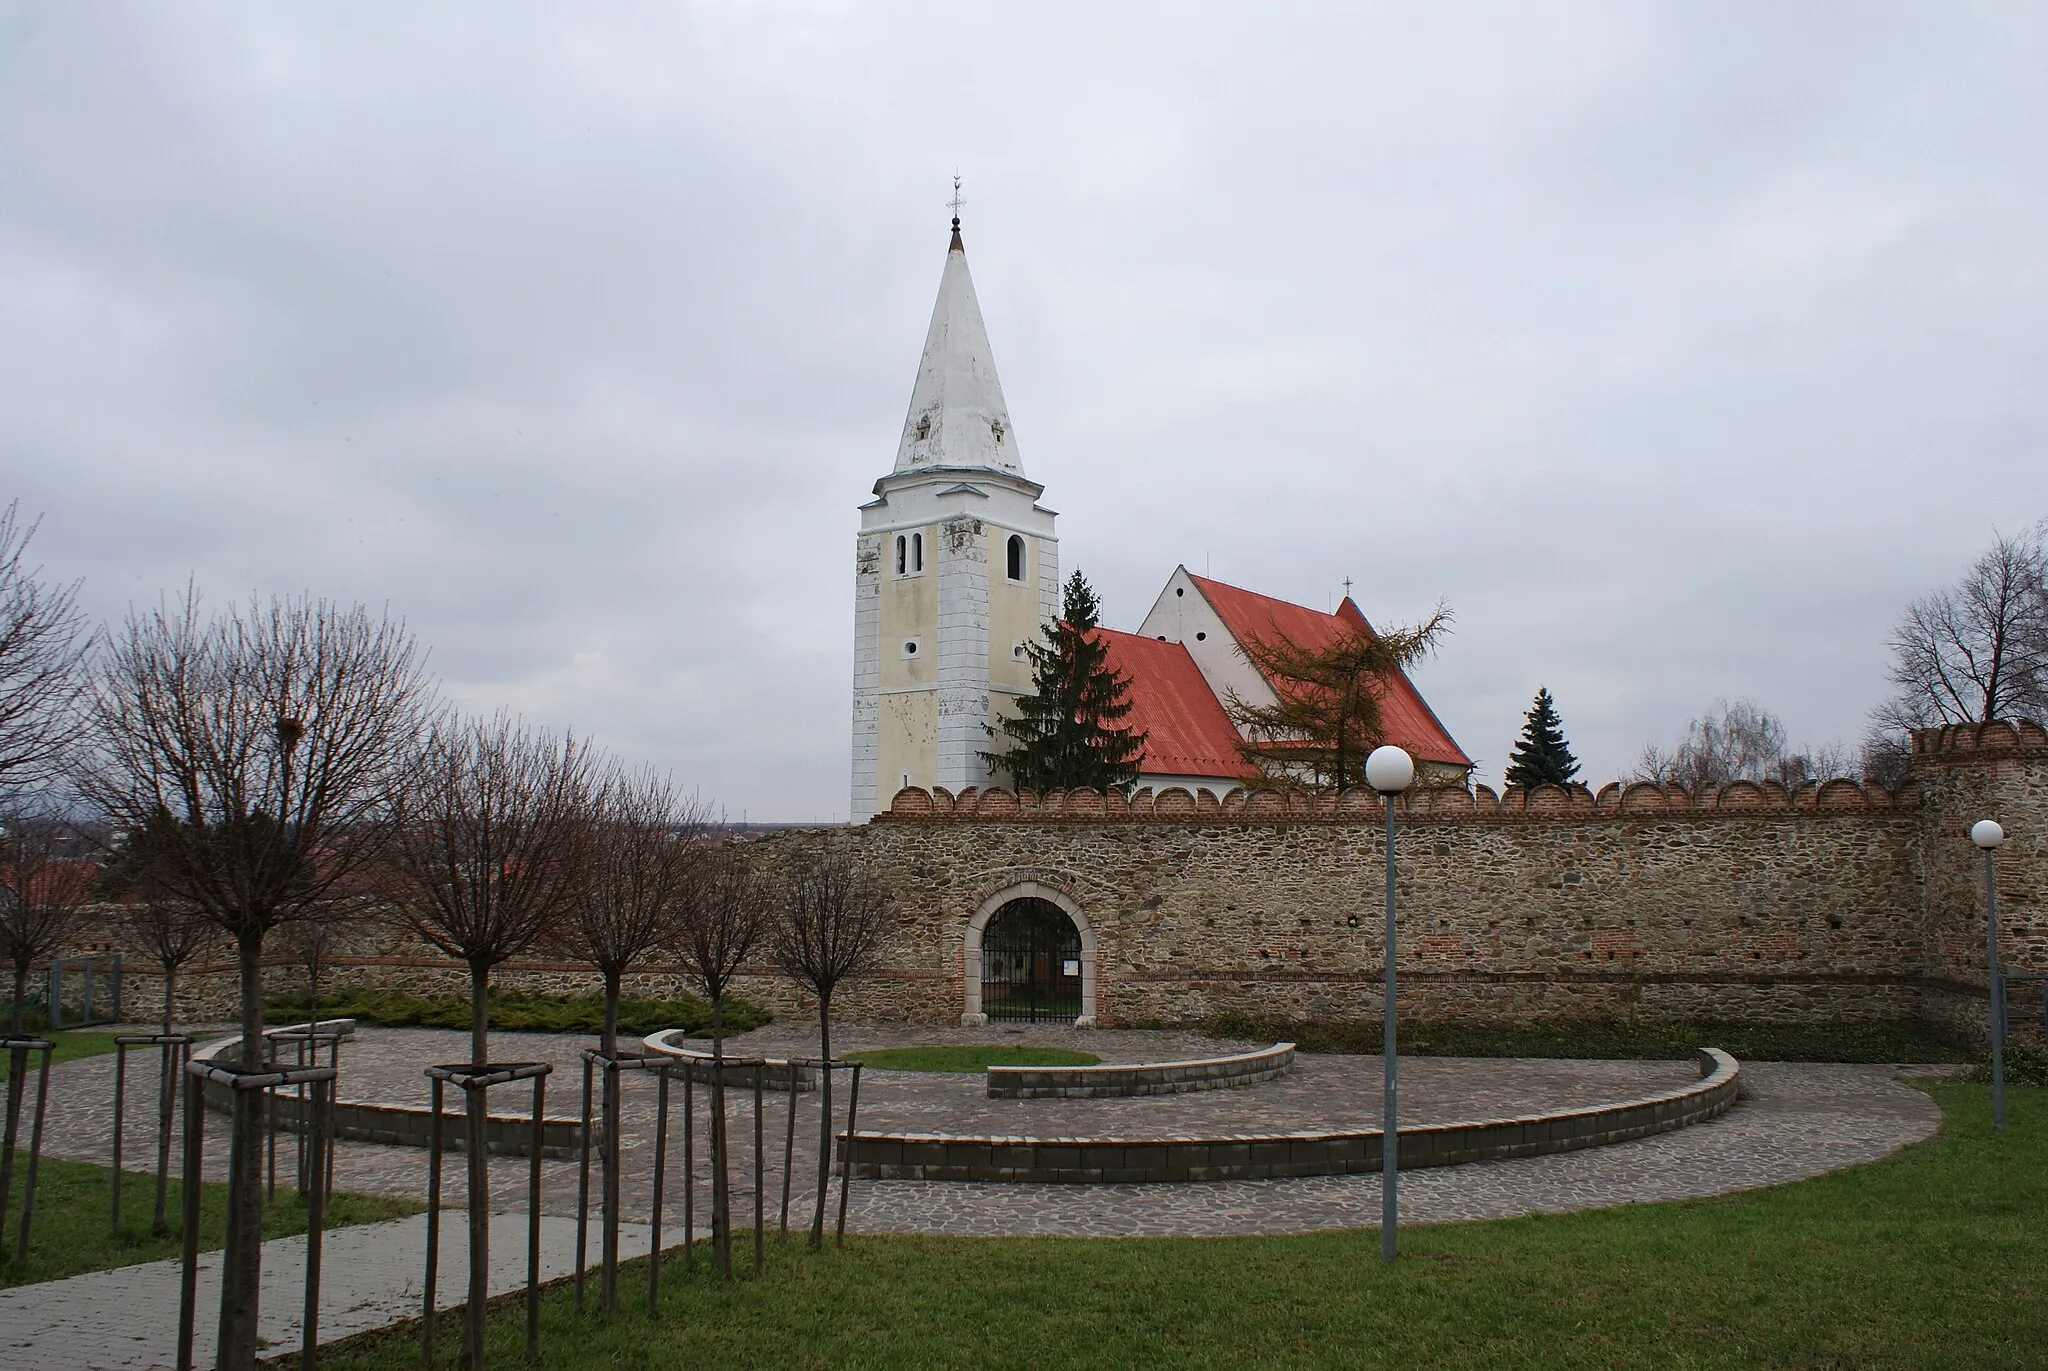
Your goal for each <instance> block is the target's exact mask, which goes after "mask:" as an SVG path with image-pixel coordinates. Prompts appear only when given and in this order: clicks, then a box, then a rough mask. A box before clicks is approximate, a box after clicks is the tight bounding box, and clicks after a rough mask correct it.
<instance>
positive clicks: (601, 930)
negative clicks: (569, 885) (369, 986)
mask: <svg viewBox="0 0 2048 1371" xmlns="http://www.w3.org/2000/svg"><path fill="white" fill-rule="evenodd" d="M704 819H705V810H704V805H703V803H702V801H700V800H698V799H697V798H696V797H694V796H692V797H689V798H687V799H686V798H684V797H682V796H679V795H677V794H676V790H675V786H674V785H673V784H672V783H671V782H670V781H669V780H668V778H667V777H665V776H659V775H656V774H655V773H654V772H652V771H641V772H625V771H622V770H620V769H619V768H617V767H616V766H611V767H607V768H606V773H605V776H604V778H603V782H602V784H601V786H600V787H599V790H598V797H597V801H596V804H595V820H594V823H593V825H592V832H591V835H590V846H589V854H588V858H587V866H586V880H585V882H584V889H583V895H582V898H581V899H578V900H576V901H575V902H573V903H572V904H570V905H569V906H568V907H567V908H566V909H565V910H564V911H563V914H562V918H561V921H560V923H559V925H558V926H557V928H556V931H555V934H554V936H553V938H552V939H551V941H552V942H553V943H554V944H555V945H556V946H557V947H558V948H559V949H560V950H562V951H563V952H566V953H568V954H569V955H570V956H572V957H575V958H577V959H578V960H580V961H585V962H588V963H590V964H591V965H592V966H594V967H596V968H597V970H598V974H599V975H601V976H602V977H603V978H604V1026H603V1029H602V1032H601V1034H600V1037H599V1046H600V1049H601V1050H602V1051H603V1053H604V1055H605V1056H607V1057H611V1058H616V1057H617V1056H618V1052H619V995H620V991H621V987H622V984H623V982H624V980H625V977H626V973H627V972H629V971H631V970H632V969H633V967H634V966H635V965H637V964H638V963H640V962H641V961H643V960H644V959H645V958H646V957H647V955H648V954H649V953H651V952H654V951H655V950H657V949H658V948H661V947H663V946H666V945H669V944H672V943H673V942H674V941H675V940H676V932H677V927H678V922H679V920H680V917H681V910H682V900H683V894H684V890H685V884H686V882H687V880H688V877H689V867H690V863H691V861H692V860H693V858H694V857H695V855H696V849H695V847H694V844H695V842H696V840H697V839H698V837H699V836H700V835H701V834H702V832H703V830H704ZM603 1080H604V1101H603V1105H602V1110H603V1113H602V1118H603V1144H602V1146H601V1148H600V1149H599V1152H598V1158H599V1164H600V1166H601V1168H602V1171H603V1176H602V1190H603V1196H604V1229H603V1237H602V1246H603V1252H604V1261H603V1278H602V1281H603V1293H602V1304H603V1308H604V1310H605V1312H606V1313H616V1312H617V1310H618V1264H619V1261H618V1257H619V1132H620V1123H621V1121H620V1105H621V1101H620V1099H619V1073H618V1072H617V1071H614V1070H606V1071H605V1072H604V1073H603Z"/></svg>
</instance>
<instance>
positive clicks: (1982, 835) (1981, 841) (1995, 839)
mask: <svg viewBox="0 0 2048 1371" xmlns="http://www.w3.org/2000/svg"><path fill="white" fill-rule="evenodd" d="M1366 765H1367V766H1370V765H1371V763H1370V762H1368V763H1367V764H1366ZM1970 841H1971V842H1973V843H1975V844H1976V845H1977V846H1979V847H1981V848H1983V849H1984V850H1985V851H1986V852H1989V851H1990V850H1991V849H1992V848H1994V847H1997V846H1998V845H1999V844H2000V843H2002V842H2004V841H2005V830H2004V829H2003V828H2000V827H1999V826H1998V820H1996V819H1979V820H1977V822H1976V823H1974V824H1971V825H1970Z"/></svg>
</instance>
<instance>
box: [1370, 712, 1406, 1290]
mask: <svg viewBox="0 0 2048 1371" xmlns="http://www.w3.org/2000/svg"><path fill="white" fill-rule="evenodd" d="M1414 780H1415V759H1414V758H1412V757H1410V756H1409V755H1408V754H1407V753H1406V752H1403V751H1402V750H1401V749H1400V748H1398V747H1394V746H1392V745H1391V744H1390V745H1388V746H1385V747H1376V748H1374V749H1373V750H1372V755H1371V756H1369V757H1367V758H1366V759H1365V783H1366V784H1367V785H1369V786H1371V787H1372V788H1373V789H1374V790H1377V791H1378V792H1379V793H1380V798H1381V799H1382V800H1384V801H1386V805H1387V954H1386V987H1385V992H1384V994H1385V1000H1384V1004H1385V1009H1386V1014H1385V1018H1386V1022H1385V1024H1384V1026H1383V1027H1382V1029H1381V1038H1380V1060H1381V1061H1382V1062H1383V1063H1384V1064H1385V1066H1386V1072H1387V1086H1386V1098H1385V1100H1384V1102H1383V1107H1382V1108H1381V1110H1380V1260H1382V1261H1392V1260H1393V1259H1394V1231H1395V1227H1396V1224H1397V1222H1398V1220H1399V1218H1400V1212H1401V1207H1400V1202H1399V1200H1398V1199H1397V1197H1396V1187H1397V1185H1398V1184H1399V1181H1400V1175H1401V1133H1400V1111H1399V1109H1398V1108H1397V1107H1396V1101H1395V1094H1394V1086H1395V1077H1396V1074H1397V1071H1398V1068H1399V1064H1400V1057H1399V1055H1398V1054H1397V1052H1396V1051H1395V1045H1394V797H1395V796H1396V795H1399V794H1400V793H1401V792H1402V791H1404V790H1406V789H1407V788H1408V787H1409V785H1410V784H1412V783H1413V782H1414Z"/></svg>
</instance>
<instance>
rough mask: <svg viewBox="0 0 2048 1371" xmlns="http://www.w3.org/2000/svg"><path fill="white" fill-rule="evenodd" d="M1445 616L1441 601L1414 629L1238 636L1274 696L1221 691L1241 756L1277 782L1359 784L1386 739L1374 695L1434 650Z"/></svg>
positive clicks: (1444, 631)
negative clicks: (1238, 734) (1314, 637)
mask: <svg viewBox="0 0 2048 1371" xmlns="http://www.w3.org/2000/svg"><path fill="white" fill-rule="evenodd" d="M1451 620H1452V615H1451V611H1450V610H1449V609H1448V608H1447V607H1445V606H1442V605H1439V606H1438V607H1437V609H1436V611H1435V612H1434V613H1432V614H1431V615H1430V616H1429V618H1427V619H1425V620H1424V621H1423V622H1422V623H1421V624H1419V625H1417V626H1416V627H1414V628H1402V629H1386V630H1379V631H1375V630H1374V629H1372V628H1370V627H1358V626H1350V625H1347V626H1346V627H1345V628H1343V629H1342V630H1340V631H1339V632H1338V633H1336V634H1335V635H1333V636H1332V637H1331V638H1330V639H1329V640H1328V641H1327V642H1324V643H1319V644H1317V643H1303V642H1297V641H1296V640H1295V639H1293V638H1291V637H1289V636H1288V635H1287V634H1285V633H1283V632H1281V631H1279V630H1278V629H1275V630H1274V631H1273V632H1272V633H1271V634H1269V635H1266V636H1263V637H1261V636H1256V635H1254V636H1250V637H1247V638H1245V639H1244V640H1242V642H1241V643H1240V647H1241V648H1242V650H1243V652H1244V655H1245V657H1246V658H1247V659H1248V660H1249V661H1250V662H1251V664H1252V666H1253V667H1255V668H1257V670H1258V672H1259V675H1260V676H1261V677H1263V678H1264V680H1265V682H1266V684H1267V686H1268V687H1269V688H1270V689H1271V691H1272V694H1273V699H1272V701H1271V702H1270V703H1261V702H1255V701H1251V700H1247V699H1245V698H1244V697H1243V696H1242V695H1240V694H1239V693H1238V692H1237V691H1234V690H1226V691H1225V692H1224V699H1223V707H1224V710H1225V712H1226V713H1228V714H1229V715H1230V718H1231V722H1233V723H1235V724H1236V725H1237V726H1238V728H1239V729H1240V730H1241V731H1242V732H1243V733H1244V735H1245V738H1244V741H1243V742H1242V743H1241V744H1239V746H1240V748H1241V750H1242V751H1243V753H1244V755H1245V758H1246V760H1248V761H1250V762H1251V763H1252V764H1253V765H1255V766H1257V767H1258V768H1259V769H1260V770H1261V771H1263V772H1265V773H1266V774H1267V775H1269V776H1271V777H1273V778H1274V779H1276V780H1280V781H1292V782H1297V783H1298V782H1301V781H1304V780H1306V781H1307V782H1308V783H1310V784H1312V785H1317V786H1332V787H1335V788H1336V789H1338V790H1345V789H1348V788H1349V787H1352V786H1355V785H1362V784H1364V782H1365V758H1366V755H1367V754H1368V753H1370V752H1371V751H1372V750H1373V749H1374V748H1375V747H1378V746H1379V745H1380V744H1381V743H1383V742H1385V741H1386V729H1385V726H1384V724H1382V722H1381V719H1380V700H1381V696H1382V694H1383V693H1384V692H1385V690H1386V688H1387V683H1388V681H1389V679H1390V678H1392V677H1394V676H1397V675H1399V674H1400V673H1401V672H1402V671H1404V670H1406V669H1407V668H1408V667H1409V666H1411V665H1413V664H1414V663H1415V662H1417V661H1419V660H1421V659H1422V658H1423V657H1425V656H1427V655H1428V654H1429V653H1430V652H1431V651H1433V650H1434V649H1435V647H1436V644H1437V643H1438V641H1439V640H1441V639H1442V638H1443V636H1444V635H1445V634H1447V633H1449V632H1450V627H1451Z"/></svg>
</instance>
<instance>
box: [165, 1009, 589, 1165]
mask: <svg viewBox="0 0 2048 1371" xmlns="http://www.w3.org/2000/svg"><path fill="white" fill-rule="evenodd" d="M329 1024H347V1025H348V1026H349V1028H350V1029H351V1030H353V1028H354V1026H355V1025H354V1021H353V1020H349V1019H338V1020H322V1021H321V1027H322V1028H323V1029H325V1028H326V1027H327V1026H328V1025H329ZM264 1036H266V1037H275V1036H276V1034H275V1033H269V1034H265V1035H264ZM239 1042H241V1039H240V1038H222V1039H221V1040H220V1041H218V1042H212V1043H208V1044H206V1045H205V1046H203V1047H201V1048H199V1049H197V1050H196V1051H194V1052H193V1054H192V1055H193V1058H194V1059H195V1060H212V1059H214V1058H215V1057H217V1056H221V1055H225V1054H227V1053H229V1052H232V1051H233V1049H234V1048H235V1046H236V1044H238V1043H239ZM425 1079H426V1078H425V1075H424V1071H423V1072H422V1075H421V1080H422V1081H423V1082H424V1080H425ZM527 1089H528V1091H530V1089H531V1087H528V1088H527ZM511 1093H512V1094H513V1095H514V1096H515V1097H516V1096H518V1095H519V1094H520V1093H521V1092H520V1091H518V1090H514V1091H512V1092H511ZM447 1095H448V1098H447V1102H446V1104H445V1105H444V1106H443V1108H442V1111H441V1145H442V1146H443V1147H444V1148H446V1149H447V1150H449V1151H451V1152H460V1151H463V1150H464V1145H463V1108H462V1105H463V1099H462V1092H461V1091H460V1090H452V1089H451V1090H449V1091H448V1092H447ZM528 1098H531V1096H530V1094H529V1095H528ZM206 1107H207V1108H208V1109H209V1110H211V1111H213V1112H214V1113H216V1114H225V1113H227V1112H228V1111H229V1108H230V1091H229V1089H228V1087H226V1086H225V1085H216V1084H214V1083H212V1082H208V1084H207V1087H206ZM270 1108H271V1119H272V1122H273V1123H274V1125H275V1126H276V1128H277V1129H278V1131H279V1132H283V1133H298V1132H301V1131H302V1130H303V1129H304V1127H305V1120H306V1118H307V1116H308V1115H310V1114H311V1112H312V1101H311V1100H310V1099H308V1100H306V1101H304V1102H301V1101H300V1099H299V1097H298V1095H297V1093H296V1092H294V1093H292V1094H282V1093H280V1094H278V1095H274V1096H272V1097H271V1101H270ZM334 1135H335V1136H336V1137H337V1138H347V1139H349V1140H351V1141H353V1142H373V1143H392V1144H396V1145H397V1146H400V1147H419V1148H427V1147H431V1146H432V1145H433V1141H434V1111H433V1109H432V1108H431V1107H429V1106H426V1105H415V1104H393V1103H389V1102H385V1101H379V1100H350V1099H338V1100H336V1101H335V1102H334ZM582 1145H583V1121H582V1120H581V1119H580V1118H563V1117H562V1116H560V1115H555V1114H544V1115H542V1116H541V1155H542V1156H543V1157H556V1158H570V1157H575V1156H577V1155H578V1154H579V1152H580V1151H581V1149H582ZM484 1146H485V1150H487V1151H489V1152H490V1153H492V1154H493V1155H495V1156H505V1157H525V1156H530V1155H531V1154H532V1151H533V1115H532V1114H531V1113H526V1114H490V1115H488V1116H486V1118H485V1120H484Z"/></svg>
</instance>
